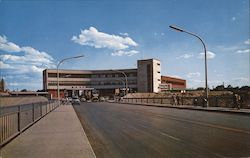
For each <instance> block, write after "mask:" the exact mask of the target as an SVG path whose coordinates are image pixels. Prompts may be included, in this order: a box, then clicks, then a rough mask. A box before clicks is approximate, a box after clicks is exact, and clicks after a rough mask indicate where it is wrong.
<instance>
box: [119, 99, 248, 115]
mask: <svg viewBox="0 0 250 158" xmlns="http://www.w3.org/2000/svg"><path fill="white" fill-rule="evenodd" d="M120 103H122V104H135V105H144V106H155V107H166V108H178V109H188V110H201V111H211V112H224V113H234V114H244V115H250V109H233V108H224V107H201V106H192V105H171V104H156V103H127V102H120Z"/></svg>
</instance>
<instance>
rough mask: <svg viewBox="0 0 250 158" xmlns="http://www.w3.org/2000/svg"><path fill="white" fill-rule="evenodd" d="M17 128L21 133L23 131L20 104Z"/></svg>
mask: <svg viewBox="0 0 250 158" xmlns="http://www.w3.org/2000/svg"><path fill="white" fill-rule="evenodd" d="M17 130H18V132H19V133H20V132H21V106H20V105H19V106H18V112H17Z"/></svg>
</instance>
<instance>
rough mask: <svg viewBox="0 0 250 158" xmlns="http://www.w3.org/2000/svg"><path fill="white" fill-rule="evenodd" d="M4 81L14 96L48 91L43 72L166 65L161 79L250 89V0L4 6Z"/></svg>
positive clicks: (0, 46) (11, 1) (0, 58)
mask: <svg viewBox="0 0 250 158" xmlns="http://www.w3.org/2000/svg"><path fill="white" fill-rule="evenodd" d="M0 19H1V20H0V67H1V74H0V77H1V78H4V79H5V81H6V83H7V88H8V89H11V90H17V89H19V90H21V89H24V88H25V89H29V90H37V89H42V70H43V69H46V68H55V67H56V65H57V63H58V61H60V60H61V59H63V58H66V57H71V56H76V55H81V54H84V55H85V57H84V58H81V59H76V60H74V61H72V60H71V61H68V62H65V63H63V64H62V65H61V66H60V68H64V69H89V70H95V69H116V68H117V69H118V68H135V67H136V62H137V60H138V59H146V58H156V59H159V60H161V63H162V65H161V66H162V75H167V76H175V77H180V78H184V79H186V80H187V86H188V88H197V87H200V86H203V85H204V52H203V47H202V45H201V43H200V41H198V40H197V39H195V38H194V37H192V36H190V35H188V34H185V33H180V32H177V31H175V30H171V29H170V28H169V25H176V26H179V27H181V28H183V29H185V30H187V31H190V32H194V33H196V34H198V35H199V36H201V37H202V38H203V40H204V41H205V43H206V45H207V49H208V59H209V60H208V84H209V87H213V86H216V85H220V84H222V83H223V82H224V84H225V85H229V84H230V85H233V86H243V85H250V81H249V75H250V74H249V67H250V65H249V61H250V55H249V54H250V48H249V47H250V39H249V38H250V37H249V33H250V32H249V28H250V26H249V0H209V1H204V0H190V1H188V0H168V1H164V0H162V1H161V0H127V1H124V0H103V1H97V0H83V1H78V0H75V1H74V0H72V1H67V0H66V1H65V0H64V1H60V0H57V1H48V0H46V1H41V0H34V1H31V0H30V1H29V0H26V1H17V0H16V1H15V0H0Z"/></svg>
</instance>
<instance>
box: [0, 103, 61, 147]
mask: <svg viewBox="0 0 250 158" xmlns="http://www.w3.org/2000/svg"><path fill="white" fill-rule="evenodd" d="M58 106H59V104H58V101H54V100H51V101H47V102H38V103H31V104H24V105H15V106H2V107H0V147H2V146H4V145H5V144H7V143H8V142H9V141H11V140H12V139H14V138H15V137H16V136H18V135H19V134H20V133H22V132H23V131H24V130H26V129H27V128H29V127H30V126H31V125H33V124H34V123H36V122H37V121H38V120H40V119H41V118H42V117H44V116H45V115H46V114H48V113H49V112H51V111H52V110H54V109H56V108H57V107H58Z"/></svg>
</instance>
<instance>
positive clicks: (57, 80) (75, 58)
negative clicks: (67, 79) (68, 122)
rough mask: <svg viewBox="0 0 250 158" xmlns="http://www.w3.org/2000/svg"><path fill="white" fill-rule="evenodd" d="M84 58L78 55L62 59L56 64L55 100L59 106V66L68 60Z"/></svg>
mask: <svg viewBox="0 0 250 158" xmlns="http://www.w3.org/2000/svg"><path fill="white" fill-rule="evenodd" d="M81 57H84V55H79V56H74V57H69V58H65V59H62V60H61V61H60V62H59V63H58V64H57V100H58V102H59V105H60V89H59V71H58V69H59V66H60V65H61V64H62V63H63V62H64V61H66V60H70V59H76V58H81Z"/></svg>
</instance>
